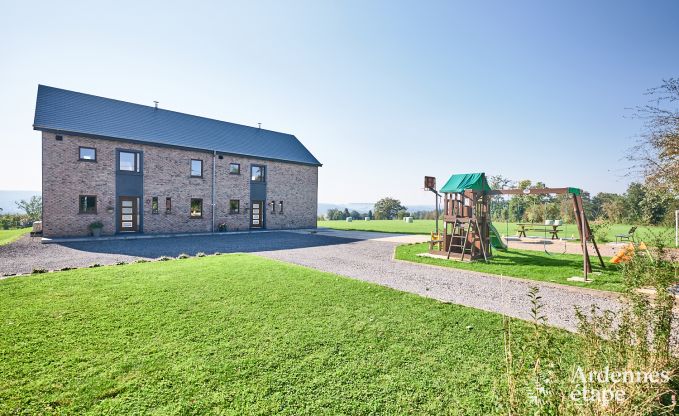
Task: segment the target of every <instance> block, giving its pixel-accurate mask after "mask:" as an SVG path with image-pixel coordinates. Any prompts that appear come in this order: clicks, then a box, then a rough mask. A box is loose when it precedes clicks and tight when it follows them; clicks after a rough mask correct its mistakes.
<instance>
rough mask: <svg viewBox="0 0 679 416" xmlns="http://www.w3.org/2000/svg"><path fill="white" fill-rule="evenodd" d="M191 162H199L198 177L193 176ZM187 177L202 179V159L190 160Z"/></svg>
mask: <svg viewBox="0 0 679 416" xmlns="http://www.w3.org/2000/svg"><path fill="white" fill-rule="evenodd" d="M193 162H200V176H199V175H194V174H193ZM189 175H190V176H191V177H192V178H202V177H203V159H191V161H190V162H189Z"/></svg>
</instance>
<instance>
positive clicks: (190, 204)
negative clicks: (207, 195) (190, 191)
mask: <svg viewBox="0 0 679 416" xmlns="http://www.w3.org/2000/svg"><path fill="white" fill-rule="evenodd" d="M193 201H200V215H193V214H192V213H191V210H192V209H193ZM189 218H193V219H201V218H203V198H191V202H190V203H189Z"/></svg>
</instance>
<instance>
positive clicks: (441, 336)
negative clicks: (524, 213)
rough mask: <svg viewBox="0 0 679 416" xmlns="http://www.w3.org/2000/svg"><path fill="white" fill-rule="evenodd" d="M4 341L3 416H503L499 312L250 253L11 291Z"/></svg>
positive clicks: (5, 299) (84, 272)
mask: <svg viewBox="0 0 679 416" xmlns="http://www.w3.org/2000/svg"><path fill="white" fill-rule="evenodd" d="M530 328H531V325H530V324H529V323H526V322H523V321H516V323H515V325H514V329H513V330H514V335H515V336H516V337H517V342H521V340H522V339H524V338H528V337H529V333H530V331H531V329H530ZM0 333H2V334H3V336H2V337H0V353H1V354H2V357H3V359H2V360H0V374H2V377H0V414H7V413H12V414H14V413H24V414H43V413H72V414H88V413H89V414H104V413H106V414H111V413H112V414H130V413H136V414H139V413H144V414H147V413H156V414H202V413H227V414H271V413H283V414H300V413H307V414H318V413H324V414H337V413H344V414H368V413H370V414H374V413H388V414H393V413H431V414H441V413H460V414H493V413H495V412H497V411H498V410H497V407H496V406H497V397H496V395H495V393H496V388H497V386H498V383H501V382H502V381H501V380H503V376H502V374H503V372H504V354H503V335H502V317H501V316H500V315H497V314H493V313H488V312H484V311H480V310H475V309H471V308H466V307H462V306H457V305H450V304H444V303H441V302H437V301H434V300H431V299H426V298H422V297H419V296H416V295H412V294H408V293H403V292H398V291H395V290H392V289H388V288H384V287H381V286H377V285H373V284H369V283H366V282H361V281H357V280H352V279H347V278H343V277H340V276H337V275H333V274H329V273H322V272H318V271H315V270H311V269H307V268H303V267H299V266H294V265H289V264H285V263H280V262H276V261H273V260H267V259H262V258H259V257H256V256H252V255H245V254H238V255H223V256H208V257H203V258H191V259H184V260H174V261H166V262H152V263H140V264H129V265H123V266H106V267H99V268H94V269H79V270H72V271H66V272H56V273H49V274H46V275H36V276H30V277H15V278H9V279H6V280H2V281H0ZM554 334H555V336H556V337H557V338H558V340H559V348H560V349H561V351H562V353H563V352H564V351H565V353H564V356H563V357H564V359H565V360H575V358H574V357H575V355H574V354H573V355H572V356H571V355H569V354H570V353H569V352H570V351H575V349H574V348H571V346H573V347H574V346H575V343H576V342H578V341H576V338H575V337H574V336H573V335H571V334H568V333H565V332H563V331H556V330H554Z"/></svg>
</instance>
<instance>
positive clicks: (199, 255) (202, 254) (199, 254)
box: [196, 251, 206, 257]
mask: <svg viewBox="0 0 679 416" xmlns="http://www.w3.org/2000/svg"><path fill="white" fill-rule="evenodd" d="M205 255H206V254H205V253H203V252H202V251H199V252H198V253H196V257H205Z"/></svg>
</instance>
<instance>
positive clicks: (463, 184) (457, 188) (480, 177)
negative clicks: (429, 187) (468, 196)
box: [439, 172, 490, 193]
mask: <svg viewBox="0 0 679 416" xmlns="http://www.w3.org/2000/svg"><path fill="white" fill-rule="evenodd" d="M467 189H473V190H475V191H490V186H489V185H488V181H486V175H485V174H484V173H483V172H481V173H461V174H458V175H453V176H451V177H450V179H448V182H446V184H445V185H443V188H441V189H439V192H444V193H445V192H450V193H459V192H464V191H465V190H467Z"/></svg>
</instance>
